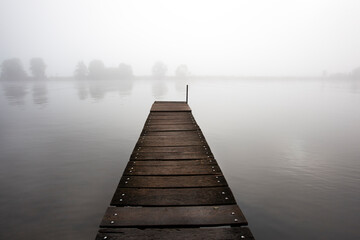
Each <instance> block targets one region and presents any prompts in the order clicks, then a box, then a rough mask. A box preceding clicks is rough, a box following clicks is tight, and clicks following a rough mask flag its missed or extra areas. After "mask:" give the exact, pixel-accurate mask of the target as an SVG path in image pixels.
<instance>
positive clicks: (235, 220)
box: [100, 205, 247, 227]
mask: <svg viewBox="0 0 360 240" xmlns="http://www.w3.org/2000/svg"><path fill="white" fill-rule="evenodd" d="M246 224H247V221H246V219H245V217H244V215H243V213H242V212H241V210H240V208H239V207H238V206H237V205H217V206H191V207H141V208H139V207H109V208H108V209H107V210H106V212H105V216H104V217H103V219H102V221H101V224H100V227H130V226H131V227H174V226H192V227H194V226H223V225H233V226H236V225H237V226H241V225H246Z"/></svg>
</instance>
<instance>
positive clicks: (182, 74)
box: [175, 64, 190, 78]
mask: <svg viewBox="0 0 360 240" xmlns="http://www.w3.org/2000/svg"><path fill="white" fill-rule="evenodd" d="M189 74H190V72H189V69H188V67H187V66H186V65H185V64H181V65H179V66H178V67H177V68H176V71H175V75H176V77H178V78H186V77H187V76H189Z"/></svg>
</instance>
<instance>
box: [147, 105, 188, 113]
mask: <svg viewBox="0 0 360 240" xmlns="http://www.w3.org/2000/svg"><path fill="white" fill-rule="evenodd" d="M150 111H151V112H162V111H164V112H168V111H171V112H191V109H190V107H189V106H188V105H187V104H153V106H152V107H151V110H150Z"/></svg>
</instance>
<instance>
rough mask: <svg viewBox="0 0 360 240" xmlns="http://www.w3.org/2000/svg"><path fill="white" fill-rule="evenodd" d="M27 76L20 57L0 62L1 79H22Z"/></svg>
mask: <svg viewBox="0 0 360 240" xmlns="http://www.w3.org/2000/svg"><path fill="white" fill-rule="evenodd" d="M26 77H27V75H26V72H25V70H24V68H23V66H22V64H21V61H20V59H18V58H11V59H7V60H4V61H3V62H2V64H1V77H0V78H1V79H4V80H23V79H25V78H26Z"/></svg>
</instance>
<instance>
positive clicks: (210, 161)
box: [128, 159, 216, 167]
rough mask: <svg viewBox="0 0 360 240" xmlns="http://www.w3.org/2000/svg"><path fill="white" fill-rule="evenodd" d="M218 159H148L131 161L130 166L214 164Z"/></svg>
mask: <svg viewBox="0 0 360 240" xmlns="http://www.w3.org/2000/svg"><path fill="white" fill-rule="evenodd" d="M214 164H216V161H215V160H214V159H203V160H167V161H164V160H146V161H129V162H128V166H130V167H134V166H158V167H162V166H178V167H181V166H184V165H186V166H195V165H210V166H211V165H214Z"/></svg>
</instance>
